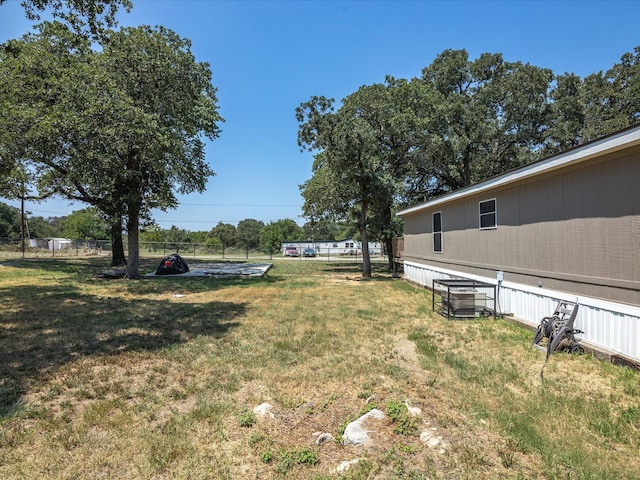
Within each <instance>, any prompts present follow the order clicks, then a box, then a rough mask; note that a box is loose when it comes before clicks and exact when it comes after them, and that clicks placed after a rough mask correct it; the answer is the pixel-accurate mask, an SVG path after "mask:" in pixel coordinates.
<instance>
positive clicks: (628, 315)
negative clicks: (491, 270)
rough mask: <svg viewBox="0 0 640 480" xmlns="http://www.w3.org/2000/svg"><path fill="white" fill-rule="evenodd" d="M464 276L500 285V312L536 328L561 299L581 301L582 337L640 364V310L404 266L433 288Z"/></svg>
mask: <svg viewBox="0 0 640 480" xmlns="http://www.w3.org/2000/svg"><path fill="white" fill-rule="evenodd" d="M460 277H463V278H471V279H474V280H478V281H482V282H487V283H493V284H494V285H497V286H498V289H497V296H498V298H497V302H496V304H497V310H498V311H499V312H500V313H503V314H509V315H512V316H514V317H516V318H517V319H519V320H522V321H523V322H524V323H527V324H529V325H532V326H534V327H535V326H537V325H538V324H539V323H540V320H541V319H542V318H544V317H546V316H549V315H551V314H552V313H553V311H554V310H555V307H556V305H557V303H558V301H559V300H567V301H571V302H577V303H578V304H579V305H580V307H579V310H578V315H577V316H576V322H575V328H577V329H579V330H582V331H584V333H583V334H581V335H579V336H578V338H581V339H582V340H583V341H584V342H585V343H589V344H591V345H593V346H595V347H598V348H600V349H602V350H606V351H608V352H609V353H612V354H620V355H623V356H625V357H628V358H631V359H633V360H637V361H640V307H637V306H634V305H626V304H620V303H614V302H608V301H605V300H599V299H595V298H590V297H583V296H576V295H575V294H570V293H566V292H558V291H554V290H549V289H546V288H535V287H529V286H527V285H521V284H517V283H512V282H502V283H500V284H498V281H497V280H496V278H488V277H480V276H477V275H468V274H465V273H461V272H456V271H454V270H446V269H441V268H437V267H431V266H427V265H422V264H418V263H412V262H406V261H405V263H404V278H405V279H406V280H409V281H411V282H414V283H417V284H419V285H424V286H425V287H429V288H431V286H432V285H433V280H438V279H447V278H460Z"/></svg>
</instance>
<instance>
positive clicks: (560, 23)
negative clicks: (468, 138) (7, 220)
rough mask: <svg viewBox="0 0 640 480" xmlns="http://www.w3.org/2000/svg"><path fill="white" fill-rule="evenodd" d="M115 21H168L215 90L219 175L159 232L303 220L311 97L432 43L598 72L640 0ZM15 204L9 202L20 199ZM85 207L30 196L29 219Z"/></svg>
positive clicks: (213, 6)
mask: <svg viewBox="0 0 640 480" xmlns="http://www.w3.org/2000/svg"><path fill="white" fill-rule="evenodd" d="M133 3H134V8H133V10H132V11H131V13H129V14H126V13H124V12H121V13H120V15H119V17H118V18H119V20H120V24H121V25H122V26H136V25H142V24H148V25H152V26H154V25H163V26H165V27H168V28H171V29H172V30H174V31H175V32H176V33H178V34H179V35H181V36H182V37H186V38H189V39H190V40H191V41H192V51H193V53H194V54H195V56H196V59H197V60H198V61H204V62H208V63H209V64H210V65H211V70H212V72H213V83H214V85H215V86H216V87H217V88H218V99H219V106H220V113H221V115H222V116H223V117H224V118H225V120H226V122H225V123H223V124H221V128H222V133H221V136H220V138H219V139H217V140H216V141H214V142H211V143H208V145H207V150H206V154H207V161H208V162H209V163H210V165H211V167H212V168H213V170H214V171H215V172H216V176H215V177H213V178H212V179H211V180H210V181H209V183H208V185H207V190H206V192H204V193H203V194H192V195H188V196H183V197H179V199H180V202H181V204H180V206H179V207H178V209H177V210H171V211H168V212H166V213H164V212H157V213H156V214H155V215H154V218H155V220H156V221H157V223H158V224H159V225H160V226H161V227H162V228H170V227H171V226H172V225H175V226H177V227H180V228H185V229H187V230H192V231H196V230H209V229H211V228H212V227H214V226H215V225H216V224H217V223H218V222H225V223H233V224H237V222H238V221H240V220H243V219H245V218H255V219H257V220H261V221H263V222H265V223H268V222H270V221H275V220H278V219H283V218H292V219H294V220H296V221H297V222H298V223H300V224H302V223H304V219H303V218H301V217H300V215H301V214H302V203H303V200H302V197H301V196H300V190H299V188H298V186H299V185H300V184H301V183H303V182H304V181H305V180H307V179H308V178H309V177H310V176H311V164H312V160H313V158H312V154H310V153H308V152H304V153H303V152H300V148H299V147H298V145H297V128H298V124H297V122H296V120H295V114H294V112H295V108H296V107H297V106H298V105H299V104H300V103H302V102H304V101H306V100H308V99H309V98H310V97H311V96H313V95H324V96H327V97H334V98H335V99H336V100H340V99H342V98H343V97H345V96H346V95H348V94H350V93H352V92H354V91H355V90H357V89H358V88H359V87H360V86H362V85H369V84H372V83H376V82H382V81H384V78H385V75H392V76H394V77H399V78H411V77H415V76H419V75H420V73H421V70H422V68H424V67H425V66H427V65H429V64H430V63H431V62H432V61H433V59H434V58H435V57H436V55H438V54H439V53H440V52H442V51H443V50H445V49H447V48H453V49H461V48H465V49H467V51H468V52H469V55H470V58H472V59H475V58H476V57H477V56H478V55H480V54H481V53H483V52H491V53H502V54H503V56H504V58H505V59H506V60H510V61H522V62H529V63H531V64H533V65H537V66H540V67H547V68H551V69H552V70H553V71H554V72H555V73H564V72H573V73H576V74H577V75H580V76H582V77H584V76H586V75H589V74H590V73H593V72H597V71H600V70H607V69H608V68H610V67H611V66H612V65H613V64H614V63H616V62H618V61H619V59H620V57H621V55H622V54H624V53H625V52H630V51H632V50H633V49H634V47H636V46H637V45H640V29H639V28H638V26H639V25H640V23H639V20H638V19H639V18H640V2H639V1H606V2H596V1H564V2H557V1H494V2H484V1H448V2H442V1H395V2H389V1H365V0H361V1H337V0H336V1H327V0H323V1H320V0H319V1H310V0H307V1H295V0H289V1H267V0H262V1H248V0H236V1H214V0H159V1H157V0H133ZM30 28H31V24H30V22H28V21H27V20H26V18H25V16H24V11H23V9H22V8H21V7H20V1H19V0H8V2H6V3H5V4H3V5H2V6H0V42H3V41H5V40H7V39H10V38H17V37H20V36H21V35H22V34H24V33H26V32H28V31H29V30H30ZM11 204H12V205H15V206H18V204H17V203H16V202H11ZM83 207H84V205H81V204H76V205H70V204H69V203H68V202H67V201H64V200H58V201H50V202H47V203H45V204H35V203H28V204H27V209H28V210H29V211H30V212H32V213H33V214H34V215H38V216H44V217H49V216H61V215H66V214H68V213H70V212H71V211H73V210H76V209H79V208H83Z"/></svg>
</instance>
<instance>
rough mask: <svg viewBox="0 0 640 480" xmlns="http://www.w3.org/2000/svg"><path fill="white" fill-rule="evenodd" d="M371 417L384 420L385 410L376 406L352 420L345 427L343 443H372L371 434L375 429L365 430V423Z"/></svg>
mask: <svg viewBox="0 0 640 480" xmlns="http://www.w3.org/2000/svg"><path fill="white" fill-rule="evenodd" d="M369 419H374V420H384V412H382V411H381V410H378V409H377V408H374V409H373V410H370V411H369V412H367V413H365V414H364V415H362V416H361V417H360V418H359V419H357V420H354V421H353V422H351V423H350V424H349V425H347V428H345V429H344V433H343V434H342V439H343V440H342V443H343V444H344V445H371V443H372V440H371V437H370V436H369V434H370V433H373V432H374V431H375V430H365V427H364V423H365V422H366V421H367V420H369Z"/></svg>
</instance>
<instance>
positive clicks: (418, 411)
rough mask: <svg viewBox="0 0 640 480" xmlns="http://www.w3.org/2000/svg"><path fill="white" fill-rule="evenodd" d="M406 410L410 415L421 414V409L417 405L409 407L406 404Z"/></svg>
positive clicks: (417, 415) (416, 415)
mask: <svg viewBox="0 0 640 480" xmlns="http://www.w3.org/2000/svg"><path fill="white" fill-rule="evenodd" d="M407 412H408V413H409V415H411V416H412V417H419V416H421V415H422V410H421V409H419V408H418V407H410V406H408V405H407Z"/></svg>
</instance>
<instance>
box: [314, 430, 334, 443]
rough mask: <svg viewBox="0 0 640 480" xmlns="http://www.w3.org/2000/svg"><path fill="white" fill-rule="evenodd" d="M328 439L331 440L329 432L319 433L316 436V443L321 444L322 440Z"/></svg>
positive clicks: (326, 440) (331, 436)
mask: <svg viewBox="0 0 640 480" xmlns="http://www.w3.org/2000/svg"><path fill="white" fill-rule="evenodd" d="M330 440H333V435H331V434H330V433H321V434H320V435H318V437H317V438H316V445H322V444H323V443H324V442H328V441H330Z"/></svg>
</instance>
